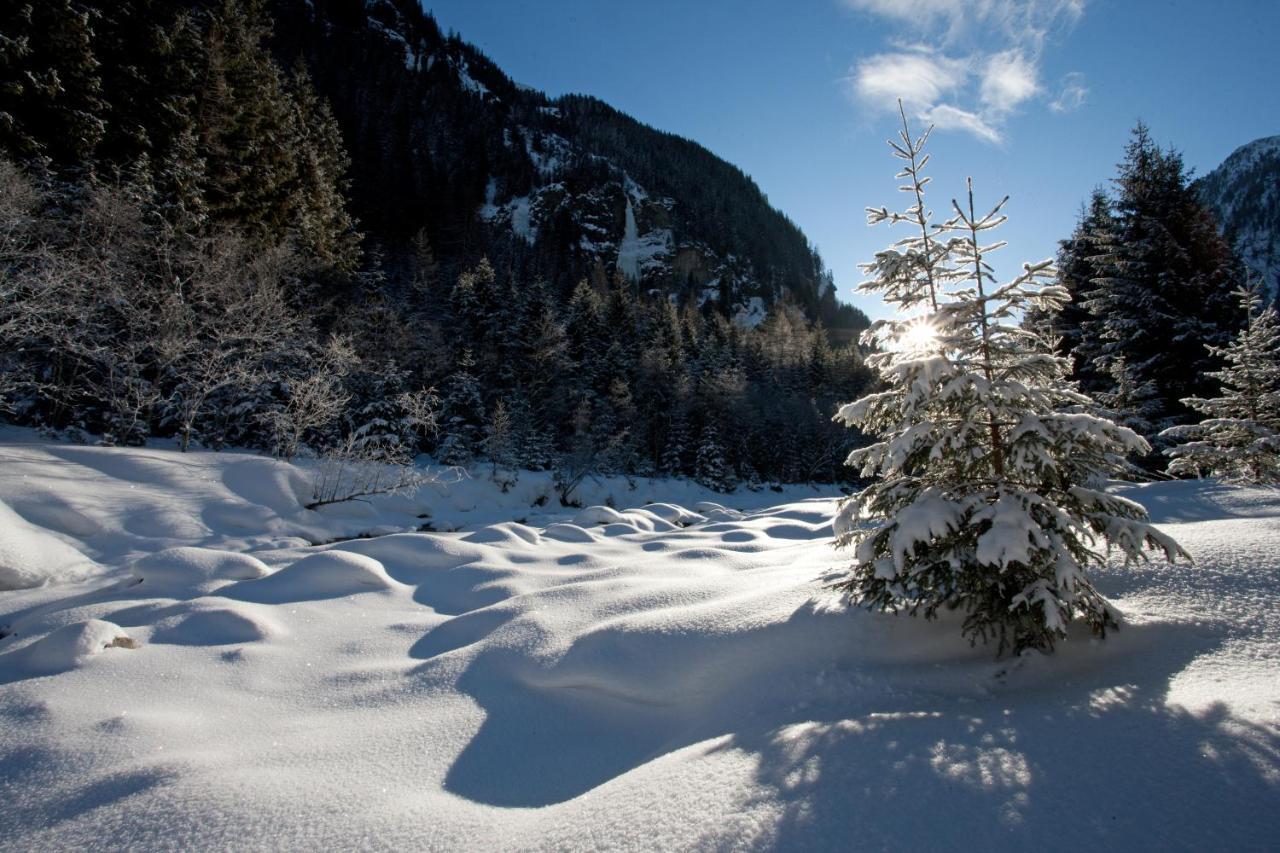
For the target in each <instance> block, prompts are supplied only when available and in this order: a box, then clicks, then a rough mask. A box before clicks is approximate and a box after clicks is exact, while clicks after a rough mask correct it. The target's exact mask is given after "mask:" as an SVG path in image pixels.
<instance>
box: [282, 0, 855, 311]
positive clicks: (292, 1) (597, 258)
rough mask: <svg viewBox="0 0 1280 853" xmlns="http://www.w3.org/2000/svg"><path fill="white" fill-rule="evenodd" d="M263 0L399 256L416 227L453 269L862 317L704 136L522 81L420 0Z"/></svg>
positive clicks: (357, 200) (285, 58)
mask: <svg viewBox="0 0 1280 853" xmlns="http://www.w3.org/2000/svg"><path fill="white" fill-rule="evenodd" d="M268 9H269V11H270V13H271V14H272V16H273V17H274V19H275V35H274V38H273V42H272V46H273V49H274V50H275V51H276V53H277V55H278V56H279V58H280V60H281V64H282V65H283V66H284V67H286V68H288V67H291V66H293V65H294V64H295V63H298V62H302V63H304V64H305V65H306V67H307V69H308V71H309V72H310V75H311V77H312V79H313V80H314V81H315V85H316V88H317V90H318V91H319V93H320V94H321V95H322V96H323V97H324V98H325V99H326V100H327V101H328V102H329V104H330V106H331V108H332V110H333V113H334V116H335V118H336V119H337V122H338V125H339V127H340V128H341V131H342V136H343V140H344V143H345V145H346V148H347V151H348V152H349V154H350V156H351V161H352V168H351V172H350V177H351V198H350V202H351V209H352V212H353V213H354V214H355V215H356V217H357V218H358V220H359V221H360V224H361V228H362V230H364V232H365V233H366V235H367V236H368V237H369V238H370V239H371V241H372V242H373V243H374V244H376V245H378V246H379V247H380V249H381V251H382V252H383V253H384V256H385V257H386V258H387V261H388V263H389V265H390V266H391V267H392V268H394V265H395V260H396V258H397V257H398V256H400V255H402V254H404V253H405V252H406V251H407V250H408V247H409V246H410V245H411V243H412V241H413V239H414V237H415V235H419V234H421V235H425V236H426V238H427V239H428V240H429V241H430V245H431V248H432V251H433V253H434V255H435V256H436V258H437V259H438V260H440V261H441V262H443V264H444V265H445V266H446V268H447V270H446V271H447V272H453V271H455V270H458V269H462V268H464V267H466V266H468V265H470V264H473V263H474V262H475V261H477V260H478V259H479V258H480V257H481V256H482V255H487V256H489V257H490V259H491V260H492V261H493V262H494V264H495V266H498V267H499V268H511V269H512V270H513V271H515V272H517V273H520V274H522V276H521V277H522V278H523V279H524V280H528V281H532V280H536V279H542V280H546V281H549V282H551V283H553V284H556V285H558V286H559V288H560V290H561V292H562V293H566V292H568V290H569V289H571V288H572V286H573V285H574V284H575V283H576V281H577V280H579V279H580V278H583V277H586V278H589V279H592V280H596V281H599V280H607V279H608V278H610V277H612V276H614V275H621V276H625V277H626V278H628V279H631V280H633V281H634V282H637V283H638V285H639V287H640V289H641V290H642V291H650V292H652V291H660V292H663V293H666V294H670V295H672V296H674V297H676V298H677V299H679V300H681V301H683V300H689V301H692V302H694V303H695V304H698V305H703V304H705V303H708V302H712V303H713V304H715V305H716V306H717V307H719V308H720V309H721V310H722V311H723V312H724V313H726V314H728V315H730V316H736V317H737V318H738V320H739V321H740V322H742V323H746V324H754V323H758V322H759V321H760V320H761V319H762V318H763V317H764V316H765V313H766V312H767V310H768V308H769V306H771V305H772V304H773V303H774V302H776V301H777V300H779V299H782V298H788V299H790V300H793V301H794V302H796V303H797V304H798V305H799V306H801V307H802V308H803V309H804V311H805V313H806V314H807V315H808V316H809V317H810V318H814V319H821V320H822V321H823V322H824V323H825V324H826V325H827V326H828V327H832V328H836V329H844V330H852V329H856V328H861V327H863V326H865V325H866V324H867V319H866V317H865V316H863V315H862V314H861V312H858V311H857V310H856V309H854V308H852V307H850V306H841V305H839V304H837V302H836V300H835V293H834V288H833V287H832V282H831V276H830V274H829V273H828V272H827V271H826V269H825V267H824V265H823V263H822V259H821V258H820V257H819V255H818V253H817V252H816V251H815V250H814V248H813V247H812V246H811V245H810V243H809V242H808V240H807V239H806V237H805V235H804V234H803V233H802V232H801V231H800V229H799V228H798V227H797V226H796V225H795V224H794V223H793V222H791V221H790V220H789V219H788V218H787V217H786V216H785V215H784V214H782V213H781V212H779V211H778V210H776V209H775V208H773V207H772V206H771V205H770V204H769V202H768V199H767V198H766V197H765V195H764V194H763V193H762V192H761V191H760V188H759V187H758V186H757V185H756V184H755V183H754V182H753V181H752V180H751V179H750V178H749V177H748V176H747V175H746V174H744V173H743V172H742V171H741V170H740V169H738V168H737V167H735V166H733V165H731V164H729V163H726V162H725V161H724V160H721V159H720V158H718V157H716V156H715V155H714V154H712V153H711V152H709V151H707V150H706V149H705V148H703V147H702V146H700V145H698V144H697V143H695V142H692V141H690V140H687V139H683V138H681V137H678V136H676V135H673V134H670V133H664V132H662V131H659V130H655V129H654V128H651V127H648V126H646V125H644V124H643V123H641V122H639V121H636V120H635V119H633V118H631V117H629V116H627V115H625V114H623V113H621V112H619V111H618V110H616V109H613V108H612V107H610V106H609V105H607V104H605V103H603V102H601V101H599V100H597V99H595V98H592V97H588V96H583V95H568V96H564V97H559V98H549V97H548V96H546V95H545V94H543V93H542V92H539V91H536V90H533V89H531V88H528V87H526V86H521V85H520V84H518V83H516V82H514V81H513V80H511V79H510V78H509V77H508V76H507V75H506V74H505V73H503V71H502V70H501V69H500V68H499V67H498V66H497V65H495V64H494V63H493V62H492V61H491V60H489V59H488V58H487V57H485V56H484V55H483V54H482V53H481V52H480V51H478V50H477V49H476V48H475V47H473V46H471V45H469V44H467V43H466V42H465V41H463V40H462V39H461V38H459V37H457V36H455V35H451V34H450V35H446V34H445V33H443V32H442V31H441V29H440V26H439V24H438V23H437V22H436V20H435V19H434V18H433V17H432V16H431V15H430V14H429V13H427V12H424V11H423V9H422V8H421V6H420V5H419V4H418V2H417V0H272V2H270V3H269V4H268ZM846 334H847V332H846Z"/></svg>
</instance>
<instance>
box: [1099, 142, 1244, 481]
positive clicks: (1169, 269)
mask: <svg viewBox="0 0 1280 853" xmlns="http://www.w3.org/2000/svg"><path fill="white" fill-rule="evenodd" d="M1116 188H1117V198H1116V201H1115V205H1114V210H1115V215H1114V217H1113V219H1112V220H1111V221H1110V223H1108V222H1107V221H1106V219H1105V218H1103V217H1100V218H1099V226H1098V227H1097V228H1096V229H1095V230H1094V231H1093V232H1092V233H1091V238H1090V243H1091V246H1090V248H1089V251H1090V252H1094V251H1096V252H1097V254H1095V255H1091V256H1090V257H1089V259H1088V262H1089V264H1091V265H1093V266H1094V270H1093V272H1094V273H1095V274H1094V277H1093V278H1092V283H1093V286H1092V288H1090V289H1089V290H1087V291H1086V296H1085V300H1084V302H1083V303H1082V304H1083V307H1084V308H1085V309H1086V310H1087V311H1088V313H1089V314H1090V317H1089V318H1088V319H1085V320H1083V321H1082V322H1081V331H1080V340H1079V342H1078V343H1077V344H1076V348H1075V350H1074V355H1075V356H1076V361H1077V370H1078V375H1081V376H1083V377H1086V378H1088V377H1090V376H1096V377H1104V379H1103V380H1102V382H1101V383H1100V384H1099V385H1098V386H1097V387H1098V389H1099V390H1104V389H1105V390H1111V391H1114V383H1113V382H1111V381H1107V380H1106V379H1105V377H1110V376H1114V369H1113V366H1114V362H1115V361H1116V360H1117V359H1123V360H1124V363H1125V365H1126V369H1127V370H1128V371H1130V374H1128V375H1130V376H1131V378H1132V380H1133V382H1134V383H1135V384H1136V385H1137V386H1139V387H1141V386H1144V385H1145V384H1146V383H1148V382H1150V383H1151V384H1152V387H1153V388H1154V392H1155V393H1154V395H1153V396H1152V398H1151V399H1152V402H1153V403H1154V404H1158V405H1153V407H1152V408H1153V410H1152V412H1151V415H1150V421H1151V431H1150V432H1148V433H1146V434H1145V435H1144V438H1146V439H1147V440H1148V442H1149V443H1151V444H1152V445H1154V446H1155V447H1157V448H1160V447H1163V446H1164V445H1165V444H1166V443H1167V439H1166V438H1161V437H1159V432H1160V431H1161V430H1163V429H1166V428H1168V427H1170V426H1172V425H1175V424H1177V423H1180V422H1184V421H1186V420H1187V419H1188V417H1189V412H1188V410H1187V408H1186V406H1185V405H1184V404H1183V402H1182V400H1183V399H1184V398H1186V397H1189V396H1203V395H1206V394H1210V393H1212V392H1213V391H1214V390H1215V383H1214V380H1213V379H1212V373H1213V370H1214V369H1215V367H1216V366H1217V364H1218V359H1217V358H1215V357H1214V356H1213V355H1212V354H1211V348H1212V347H1215V346H1219V345H1221V344H1223V343H1225V342H1226V340H1228V339H1229V337H1230V335H1231V334H1232V332H1233V331H1234V330H1235V329H1237V328H1239V324H1240V320H1239V319H1238V318H1237V317H1236V316H1235V312H1234V311H1233V309H1232V308H1231V306H1230V293H1231V292H1232V291H1233V290H1234V289H1236V288H1237V287H1238V285H1239V275H1240V268H1239V265H1238V263H1237V262H1236V261H1235V259H1234V258H1233V257H1232V255H1231V251H1230V249H1229V248H1228V246H1227V244H1226V243H1225V241H1224V240H1223V239H1222V237H1221V236H1220V235H1219V234H1218V233H1217V230H1216V228H1215V227H1214V224H1213V220H1212V217H1211V216H1210V215H1209V214H1208V212H1207V211H1206V210H1205V209H1204V207H1203V206H1202V205H1201V204H1200V202H1199V200H1198V199H1197V197H1196V195H1195V193H1194V191H1193V190H1192V189H1191V188H1190V186H1189V182H1188V178H1187V174H1186V170H1185V167H1184V166H1183V163H1182V158H1181V156H1180V155H1178V154H1177V152H1174V151H1162V150H1161V149H1159V148H1158V147H1157V146H1156V145H1155V143H1154V142H1153V141H1152V140H1151V137H1150V133H1149V132H1148V130H1147V128H1146V126H1145V125H1142V124H1139V125H1138V126H1137V127H1136V128H1135V129H1134V131H1133V138H1132V140H1131V141H1130V142H1129V145H1128V146H1127V148H1126V150H1125V160H1124V162H1123V163H1121V164H1120V172H1119V177H1118V178H1117V179H1116ZM1145 461H1146V464H1148V465H1154V464H1156V463H1157V462H1158V456H1156V455H1155V454H1152V455H1149V456H1148V457H1147V458H1146V460H1145Z"/></svg>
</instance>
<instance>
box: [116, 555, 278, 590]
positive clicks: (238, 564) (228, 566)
mask: <svg viewBox="0 0 1280 853" xmlns="http://www.w3.org/2000/svg"><path fill="white" fill-rule="evenodd" d="M130 571H131V573H132V576H133V578H134V581H135V582H137V583H145V584H147V585H148V587H150V586H167V587H194V586H199V585H201V584H205V583H208V582H210V581H218V580H227V581H245V580H256V579H258V578H263V577H266V576H267V575H269V574H271V570H270V569H269V568H267V565H266V563H264V562H262V561H261V560H259V559H258V558H257V557H252V556H250V555H248V554H237V553H233V552H231V551H217V550H214V549H212V548H193V547H179V548H169V549H167V550H164V551H160V552H159V553H157V554H148V555H147V556H145V557H143V558H141V559H139V560H136V561H134V563H133V565H132V566H131V567H130Z"/></svg>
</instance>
